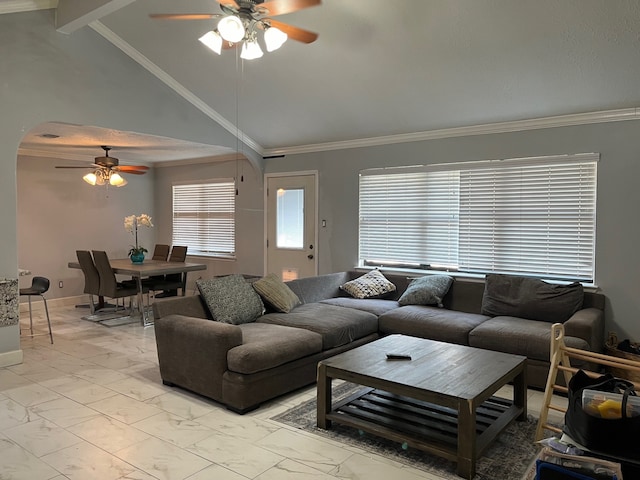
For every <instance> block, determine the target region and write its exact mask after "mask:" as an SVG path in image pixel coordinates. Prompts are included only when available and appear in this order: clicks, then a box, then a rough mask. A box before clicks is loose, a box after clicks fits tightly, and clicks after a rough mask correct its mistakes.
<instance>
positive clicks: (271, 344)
mask: <svg viewBox="0 0 640 480" xmlns="http://www.w3.org/2000/svg"><path fill="white" fill-rule="evenodd" d="M240 329H241V330H242V345H238V346H237V347H234V348H232V349H231V350H229V352H227V364H228V367H229V370H231V371H232V372H237V373H242V374H252V373H256V372H261V371H264V370H268V369H270V368H274V367H278V366H280V365H283V364H285V363H288V362H292V361H294V360H298V359H299V358H304V357H307V356H309V355H313V354H315V353H319V352H321V351H322V336H320V335H319V334H317V333H314V332H311V331H309V330H305V329H304V328H291V327H283V326H281V325H268V324H266V323H255V322H254V323H246V324H244V325H240Z"/></svg>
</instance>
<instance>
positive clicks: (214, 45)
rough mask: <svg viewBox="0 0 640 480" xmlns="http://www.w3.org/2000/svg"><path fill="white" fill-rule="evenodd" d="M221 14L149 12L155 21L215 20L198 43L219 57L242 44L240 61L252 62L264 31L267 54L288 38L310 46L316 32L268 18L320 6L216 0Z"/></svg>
mask: <svg viewBox="0 0 640 480" xmlns="http://www.w3.org/2000/svg"><path fill="white" fill-rule="evenodd" d="M215 1H216V2H218V3H219V4H220V8H221V10H222V12H223V13H152V14H150V15H149V16H150V17H151V18H154V19H164V20H208V19H211V18H218V19H220V20H218V23H217V26H216V28H215V29H213V30H211V31H210V32H207V33H206V34H204V35H203V36H202V37H200V41H201V42H202V43H204V44H205V45H206V46H207V47H209V48H210V49H211V50H213V51H214V52H216V53H217V54H218V55H220V54H221V53H222V49H223V48H224V49H228V48H233V47H235V46H236V45H238V44H240V42H242V52H241V54H240V57H241V58H244V59H245V60H252V59H254V58H260V57H261V56H262V55H263V52H262V48H261V47H260V45H259V43H258V31H259V30H261V31H263V32H264V35H263V41H264V44H265V46H266V48H267V51H269V52H272V51H273V50H276V49H278V48H280V47H281V46H282V45H283V44H284V42H285V41H286V40H287V38H291V39H293V40H296V41H298V42H302V43H312V42H314V41H315V40H316V39H317V38H318V34H317V33H313V32H310V31H308V30H304V29H302V28H298V27H294V26H293V25H289V24H286V23H282V22H279V21H277V20H274V19H273V18H271V17H272V16H277V15H284V14H286V13H292V12H296V11H298V10H302V9H304V8H309V7H313V6H316V5H320V3H321V0H266V1H265V0H215Z"/></svg>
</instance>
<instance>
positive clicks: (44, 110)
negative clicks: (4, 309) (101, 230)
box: [0, 10, 255, 365]
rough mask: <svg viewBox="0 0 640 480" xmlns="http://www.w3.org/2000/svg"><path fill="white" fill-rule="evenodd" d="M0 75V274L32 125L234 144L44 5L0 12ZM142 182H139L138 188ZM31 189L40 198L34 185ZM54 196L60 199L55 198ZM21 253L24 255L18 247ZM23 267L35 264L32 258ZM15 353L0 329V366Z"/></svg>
mask: <svg viewBox="0 0 640 480" xmlns="http://www.w3.org/2000/svg"><path fill="white" fill-rule="evenodd" d="M0 79H1V80H0V204H2V210H1V213H0V220H1V221H2V226H3V228H1V229H0V245H2V249H3V255H2V256H0V277H8V278H15V277H16V276H17V269H18V251H19V249H18V235H17V182H16V164H17V157H18V154H17V153H18V147H19V145H20V142H21V140H22V137H23V136H24V134H25V133H27V132H28V131H29V130H30V129H32V128H33V127H35V126H36V125H39V124H41V123H43V122H49V121H58V122H68V123H74V124H80V125H93V126H98V127H105V128H112V129H116V130H125V131H132V132H140V133H148V134H152V135H160V136H166V137H174V138H179V139H183V140H190V141H194V142H201V143H209V144H214V145H222V146H225V147H230V148H235V147H236V146H237V142H236V140H235V138H234V137H233V136H232V135H231V134H230V133H229V132H227V131H226V130H224V129H223V128H222V127H220V126H219V125H217V124H216V123H215V122H213V121H212V120H211V119H209V118H208V117H206V116H205V115H203V114H202V113H201V112H200V111H198V110H197V109H196V108H194V107H192V106H191V105H190V104H188V103H186V102H185V101H184V100H183V99H182V98H181V97H179V96H178V95H177V94H175V93H174V92H173V91H172V90H170V89H169V88H168V87H166V86H165V85H164V84H163V83H161V82H160V81H159V80H158V79H156V78H155V77H153V76H152V75H151V74H149V73H148V72H147V71H146V70H144V69H143V68H142V67H140V66H139V65H138V64H136V63H135V62H134V61H133V60H131V59H130V58H129V57H127V56H126V55H124V54H122V52H120V51H119V50H117V49H116V48H115V47H114V46H112V45H111V44H109V43H108V42H107V41H106V40H104V39H103V38H102V37H100V36H99V35H98V34H97V33H95V32H94V31H93V30H91V29H89V28H86V27H85V28H83V29H81V30H79V31H76V32H74V33H73V34H72V35H69V36H67V35H64V34H60V33H57V32H56V31H55V28H54V18H53V11H50V10H41V11H36V12H27V13H16V14H6V15H0ZM245 148H246V147H245ZM252 155H255V152H253V153H252ZM56 178H58V177H57V176H56ZM147 181H149V180H148V179H145V180H141V182H143V183H141V185H144V184H146V182H147ZM79 183H80V182H79ZM52 187H53V181H52V182H51V183H49V180H47V181H46V182H45V188H46V189H49V192H50V195H53V194H51V190H50V189H51V188H52ZM125 188H128V186H127V187H125ZM142 188H146V187H142ZM31 193H32V195H39V193H38V190H37V188H32V192H31ZM123 195H125V194H123ZM126 195H131V193H126ZM57 201H59V202H60V203H64V202H63V200H62V197H58V198H57ZM96 205H98V204H96ZM77 208H78V204H75V205H74V204H71V203H70V204H69V208H68V210H67V213H68V214H70V215H73V214H74V209H77ZM96 209H98V207H97V206H96ZM139 209H140V206H139V205H135V207H133V206H132V212H135V213H140V212H139ZM63 213H64V212H59V215H62V214H63ZM84 213H86V212H84ZM122 213H123V211H119V212H118V213H117V214H114V215H113V218H112V219H109V222H112V221H113V222H116V224H117V225H116V226H115V229H116V230H120V225H119V224H120V222H121V221H120V216H122ZM25 228H29V227H25ZM117 235H122V233H121V232H119V233H117ZM119 241H120V239H114V241H113V243H111V247H109V245H107V244H105V245H107V247H108V248H109V249H114V250H115V249H116V248H122V247H116V243H118V242H119ZM80 243H82V244H85V242H80V241H78V242H77V244H78V245H79V244H80ZM88 243H89V242H86V244H88ZM126 244H127V245H128V241H127V243H126ZM39 248H42V249H49V254H50V255H51V256H54V255H60V256H61V257H64V258H61V262H62V263H64V264H66V262H67V260H68V252H66V251H63V252H58V249H59V248H62V246H61V245H50V244H49V245H45V246H44V247H42V246H41V247H39ZM64 248H66V247H64ZM20 252H21V253H20V255H21V256H22V255H26V253H25V252H26V249H25V248H24V247H23V246H22V245H21V246H20ZM31 258H33V257H31ZM25 265H26V264H25ZM27 266H29V267H31V268H33V269H36V268H38V265H37V264H35V263H32V262H31V261H29V262H28V265H27ZM46 268H47V269H48V268H50V267H48V266H47V267H46ZM60 272H62V271H61V270H60ZM60 275H62V273H60ZM56 288H57V287H56ZM16 352H18V353H19V352H20V338H19V330H18V326H17V325H15V326H11V327H5V328H0V365H2V364H3V363H4V359H6V358H10V357H11V358H15V354H16Z"/></svg>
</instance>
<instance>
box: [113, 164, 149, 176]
mask: <svg viewBox="0 0 640 480" xmlns="http://www.w3.org/2000/svg"><path fill="white" fill-rule="evenodd" d="M112 170H115V171H116V172H122V173H133V174H134V175H144V174H145V173H147V170H149V167H146V166H144V165H119V166H117V167H113V168H112Z"/></svg>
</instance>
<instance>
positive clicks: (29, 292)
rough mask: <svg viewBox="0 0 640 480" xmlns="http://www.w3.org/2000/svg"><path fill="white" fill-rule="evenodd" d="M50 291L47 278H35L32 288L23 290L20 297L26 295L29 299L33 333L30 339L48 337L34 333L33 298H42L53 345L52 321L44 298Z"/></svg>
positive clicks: (30, 327)
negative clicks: (35, 296) (41, 336)
mask: <svg viewBox="0 0 640 480" xmlns="http://www.w3.org/2000/svg"><path fill="white" fill-rule="evenodd" d="M47 290H49V279H48V278H45V277H33V280H32V281H31V286H30V287H28V288H21V289H20V295H26V296H27V297H29V330H30V331H31V334H30V335H29V336H30V337H36V336H38V335H47V334H46V333H33V312H32V309H31V297H33V296H34V295H37V296H39V297H41V298H42V301H43V302H44V311H45V312H46V314H47V324H48V325H49V337H50V338H51V343H53V333H52V332H51V319H50V318H49V307H48V306H47V299H46V298H44V295H43V294H44V293H45V292H46V291H47ZM21 332H22V330H21Z"/></svg>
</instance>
